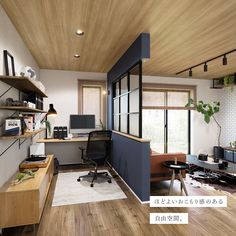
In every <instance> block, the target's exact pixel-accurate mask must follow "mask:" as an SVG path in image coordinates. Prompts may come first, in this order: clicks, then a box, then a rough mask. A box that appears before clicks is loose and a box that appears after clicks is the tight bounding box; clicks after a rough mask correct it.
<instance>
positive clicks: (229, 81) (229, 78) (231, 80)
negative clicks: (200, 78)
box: [224, 75, 235, 91]
mask: <svg viewBox="0 0 236 236" xmlns="http://www.w3.org/2000/svg"><path fill="white" fill-rule="evenodd" d="M234 85H235V77H234V75H226V76H225V77H224V86H225V87H230V88H231V91H233V86H234Z"/></svg>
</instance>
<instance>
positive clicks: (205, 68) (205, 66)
mask: <svg viewBox="0 0 236 236" xmlns="http://www.w3.org/2000/svg"><path fill="white" fill-rule="evenodd" d="M203 70H204V72H207V63H206V62H205V64H204V69H203Z"/></svg>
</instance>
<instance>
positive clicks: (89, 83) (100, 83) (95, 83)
mask: <svg viewBox="0 0 236 236" xmlns="http://www.w3.org/2000/svg"><path fill="white" fill-rule="evenodd" d="M84 87H90V88H91V87H94V88H100V91H101V96H100V116H101V121H102V123H103V125H104V126H106V124H107V119H106V110H107V108H106V99H107V96H106V93H105V94H104V93H103V91H105V92H107V81H106V80H82V79H78V114H83V88H84Z"/></svg>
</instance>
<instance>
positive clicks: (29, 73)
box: [20, 66, 36, 79]
mask: <svg viewBox="0 0 236 236" xmlns="http://www.w3.org/2000/svg"><path fill="white" fill-rule="evenodd" d="M20 75H21V76H25V77H29V78H31V79H36V73H35V71H34V70H33V69H32V68H31V67H30V66H25V67H22V68H21V71H20Z"/></svg>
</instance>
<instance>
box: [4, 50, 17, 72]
mask: <svg viewBox="0 0 236 236" xmlns="http://www.w3.org/2000/svg"><path fill="white" fill-rule="evenodd" d="M3 56H4V63H5V72H6V75H7V76H15V75H16V73H15V65H14V57H13V56H12V55H11V54H10V53H9V52H8V51H7V50H3Z"/></svg>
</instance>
